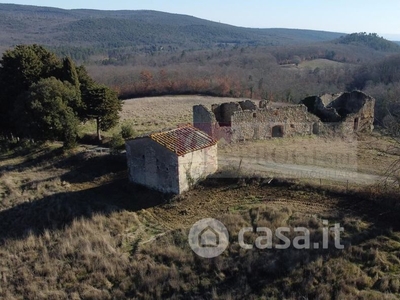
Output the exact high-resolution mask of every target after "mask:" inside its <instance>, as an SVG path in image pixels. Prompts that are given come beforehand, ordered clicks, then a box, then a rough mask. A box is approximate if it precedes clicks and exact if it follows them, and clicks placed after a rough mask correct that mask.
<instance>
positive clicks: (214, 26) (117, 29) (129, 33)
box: [0, 4, 342, 51]
mask: <svg viewBox="0 0 400 300" xmlns="http://www.w3.org/2000/svg"><path fill="white" fill-rule="evenodd" d="M0 27H1V28H2V32H1V33H0V44H1V45H2V46H3V47H11V46H14V45H16V44H28V43H38V44H43V45H46V46H59V45H62V46H64V47H66V46H67V47H80V48H82V47H87V48H91V49H92V51H94V50H95V49H99V48H102V49H104V48H106V49H109V48H118V47H128V46H129V47H138V48H141V47H149V46H150V47H154V49H165V50H167V49H169V50H173V49H176V48H180V49H182V48H185V49H204V48H210V47H213V46H215V45H219V44H234V45H289V44H302V43H312V42H320V41H327V40H333V39H336V38H339V37H340V36H341V35H342V34H340V33H335V32H324V31H313V30H296V29H279V28H275V29H254V28H243V27H236V26H231V25H227V24H221V23H217V22H211V21H207V20H203V19H199V18H195V17H192V16H187V15H179V14H170V13H163V12H157V11H145V10H139V11H100V10H83V9H79V10H64V9H57V8H50V7H37V6H27V5H14V4H0Z"/></svg>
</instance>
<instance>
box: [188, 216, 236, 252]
mask: <svg viewBox="0 0 400 300" xmlns="http://www.w3.org/2000/svg"><path fill="white" fill-rule="evenodd" d="M189 245H190V247H191V248H192V250H193V251H194V252H195V253H196V254H197V255H199V256H201V257H204V258H214V257H217V256H219V255H220V254H221V253H222V252H224V251H225V249H226V248H227V247H228V245H229V233H228V230H227V229H226V227H225V225H224V224H222V223H221V222H220V221H218V220H216V219H212V218H208V219H203V220H200V221H198V222H196V223H195V224H194V225H193V226H192V228H191V229H190V231H189Z"/></svg>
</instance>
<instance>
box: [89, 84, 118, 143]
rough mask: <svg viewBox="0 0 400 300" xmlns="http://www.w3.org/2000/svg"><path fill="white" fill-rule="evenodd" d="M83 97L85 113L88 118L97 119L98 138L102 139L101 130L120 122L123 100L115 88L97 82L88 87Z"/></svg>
mask: <svg viewBox="0 0 400 300" xmlns="http://www.w3.org/2000/svg"><path fill="white" fill-rule="evenodd" d="M82 99H83V102H84V105H85V109H84V114H85V116H86V118H87V119H95V120H96V128H97V138H98V140H99V141H101V130H109V129H111V128H112V127H114V126H115V125H116V124H117V123H118V120H119V112H120V111H121V110H122V105H121V102H120V101H119V99H118V97H117V94H116V93H115V92H114V91H113V90H111V89H110V88H108V87H106V86H104V85H97V84H94V85H91V86H88V87H86V88H85V90H84V93H83V94H82Z"/></svg>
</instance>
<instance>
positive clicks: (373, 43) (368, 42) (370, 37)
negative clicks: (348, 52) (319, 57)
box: [336, 32, 400, 52]
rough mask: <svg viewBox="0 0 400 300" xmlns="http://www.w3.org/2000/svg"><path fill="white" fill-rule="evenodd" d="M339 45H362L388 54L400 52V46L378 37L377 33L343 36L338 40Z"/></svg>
mask: <svg viewBox="0 0 400 300" xmlns="http://www.w3.org/2000/svg"><path fill="white" fill-rule="evenodd" d="M336 42H337V43H339V44H345V45H361V46H367V47H369V48H372V49H374V50H378V51H386V52H398V51H400V45H398V44H396V43H395V42H391V41H388V40H386V39H384V38H383V37H380V36H378V35H377V34H376V33H368V34H367V33H365V32H360V33H352V34H348V35H346V36H341V37H340V38H338V39H337V40H336Z"/></svg>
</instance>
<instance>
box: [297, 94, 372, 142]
mask: <svg viewBox="0 0 400 300" xmlns="http://www.w3.org/2000/svg"><path fill="white" fill-rule="evenodd" d="M301 103H302V104H304V105H305V106H307V108H308V111H309V112H310V113H312V114H314V115H316V116H318V117H319V118H320V119H321V121H322V122H323V123H324V126H325V127H326V129H327V130H331V131H334V132H339V133H341V134H343V135H348V134H351V133H353V132H371V131H372V130H373V129H374V114H375V99H374V98H372V97H371V96H368V95H366V94H364V93H363V92H360V91H353V92H350V93H340V94H333V95H331V94H326V95H323V96H321V97H318V96H312V97H307V98H305V99H304V100H302V101H301Z"/></svg>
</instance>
